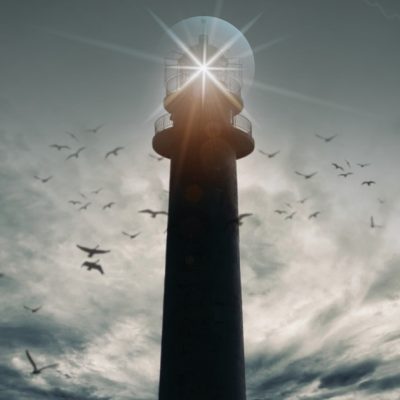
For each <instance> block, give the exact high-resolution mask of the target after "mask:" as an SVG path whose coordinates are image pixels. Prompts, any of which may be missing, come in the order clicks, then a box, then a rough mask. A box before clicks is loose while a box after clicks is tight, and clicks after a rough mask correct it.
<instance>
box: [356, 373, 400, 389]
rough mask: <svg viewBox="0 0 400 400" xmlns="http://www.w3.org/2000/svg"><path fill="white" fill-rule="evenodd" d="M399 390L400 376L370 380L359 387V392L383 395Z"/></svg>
mask: <svg viewBox="0 0 400 400" xmlns="http://www.w3.org/2000/svg"><path fill="white" fill-rule="evenodd" d="M398 388H400V374H396V375H391V376H386V377H384V378H381V379H370V380H367V381H365V382H362V383H360V384H359V385H358V389H359V390H365V391H367V392H369V393H381V392H386V391H389V390H395V389H398Z"/></svg>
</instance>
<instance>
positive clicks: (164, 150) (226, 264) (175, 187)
mask: <svg viewBox="0 0 400 400" xmlns="http://www.w3.org/2000/svg"><path fill="white" fill-rule="evenodd" d="M205 48H206V50H207V54H208V55H212V54H215V53H216V52H217V50H218V49H216V48H215V47H213V46H211V45H210V44H208V43H207V38H206V37H204V36H201V37H200V38H199V43H198V44H197V45H195V46H193V47H192V48H191V51H193V53H194V54H196V55H198V56H199V59H201V57H200V53H202V52H203V51H204V49H205ZM188 62H189V60H188V58H187V56H186V55H182V56H181V57H180V58H179V60H178V61H177V70H178V73H177V74H176V75H175V76H173V77H172V78H171V79H170V80H168V81H167V95H166V97H165V99H164V105H165V108H166V109H167V111H169V113H170V114H171V115H167V116H164V117H162V118H160V119H159V120H158V121H157V122H156V135H155V137H154V139H153V147H154V149H155V151H157V152H158V153H159V154H160V155H162V156H164V157H167V158H170V159H171V171H170V199H169V217H168V235H167V253H166V271H165V287H164V310H163V326H162V347H161V371H160V386H159V399H160V400H197V399H199V400H200V399H201V400H245V398H246V394H245V369H244V347H243V321H242V300H241V284H240V259H239V232H238V221H237V217H238V201H237V179H236V159H238V158H241V157H244V156H246V155H247V154H249V153H251V151H252V150H253V148H254V142H253V139H252V137H251V124H250V122H249V121H248V120H246V119H245V118H244V117H242V116H239V115H238V114H239V112H240V111H241V110H242V108H243V102H242V99H241V95H240V84H239V82H238V81H237V80H235V79H234V78H232V76H231V75H232V74H229V69H227V71H228V73H226V72H224V73H218V74H216V78H217V80H218V82H214V81H213V80H207V82H206V84H205V87H204V83H203V82H201V77H200V78H199V79H195V80H193V81H190V76H189V75H188V72H187V71H185V69H184V68H182V66H185V65H188ZM217 65H220V66H227V65H228V59H226V58H225V57H224V56H221V57H219V59H218V61H217ZM173 85H175V86H174V87H172V86H173ZM204 88H205V90H204Z"/></svg>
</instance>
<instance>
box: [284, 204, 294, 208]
mask: <svg viewBox="0 0 400 400" xmlns="http://www.w3.org/2000/svg"><path fill="white" fill-rule="evenodd" d="M285 206H286V207H288V208H293V207H292V205H291V204H290V203H285Z"/></svg>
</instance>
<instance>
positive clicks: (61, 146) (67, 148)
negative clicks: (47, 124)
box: [49, 144, 71, 151]
mask: <svg viewBox="0 0 400 400" xmlns="http://www.w3.org/2000/svg"><path fill="white" fill-rule="evenodd" d="M49 147H52V148H54V149H57V150H58V151H60V150H63V149H66V150H70V149H71V147H69V146H67V145H65V144H51V145H49Z"/></svg>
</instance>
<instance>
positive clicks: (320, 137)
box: [315, 133, 337, 143]
mask: <svg viewBox="0 0 400 400" xmlns="http://www.w3.org/2000/svg"><path fill="white" fill-rule="evenodd" d="M315 136H316V137H317V138H319V139H321V140H324V141H325V142H326V143H329V142H330V141H331V140H333V139H335V137H336V136H337V135H333V136H329V137H325V136H321V135H318V133H317V134H316V135H315Z"/></svg>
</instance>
